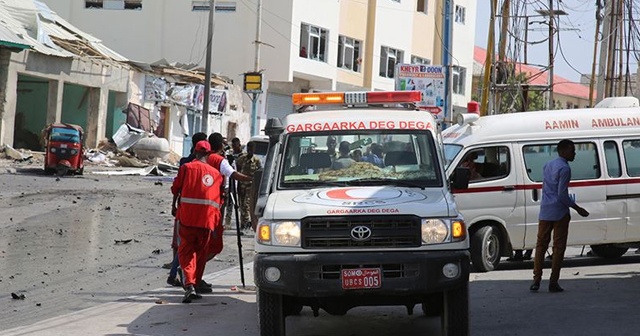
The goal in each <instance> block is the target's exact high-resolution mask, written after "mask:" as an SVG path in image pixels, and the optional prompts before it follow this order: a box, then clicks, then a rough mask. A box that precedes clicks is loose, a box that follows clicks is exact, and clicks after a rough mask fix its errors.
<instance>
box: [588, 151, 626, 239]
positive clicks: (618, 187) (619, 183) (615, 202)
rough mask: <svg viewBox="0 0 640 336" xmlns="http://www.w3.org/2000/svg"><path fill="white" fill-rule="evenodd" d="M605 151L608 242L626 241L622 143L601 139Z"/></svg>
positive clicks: (603, 170) (604, 170)
mask: <svg viewBox="0 0 640 336" xmlns="http://www.w3.org/2000/svg"><path fill="white" fill-rule="evenodd" d="M601 147H602V149H603V153H604V169H602V172H603V173H604V175H605V179H606V181H607V183H606V186H605V188H606V203H607V204H606V221H607V232H606V237H605V239H606V242H621V241H624V237H625V233H626V229H627V197H626V195H627V185H626V181H625V180H626V178H625V177H624V176H623V171H622V160H621V155H620V153H621V151H620V144H619V143H618V142H616V141H615V140H603V141H601ZM588 211H591V210H588Z"/></svg>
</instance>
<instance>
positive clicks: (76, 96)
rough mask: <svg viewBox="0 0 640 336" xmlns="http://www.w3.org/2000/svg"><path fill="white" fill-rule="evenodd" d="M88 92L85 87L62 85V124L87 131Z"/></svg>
mask: <svg viewBox="0 0 640 336" xmlns="http://www.w3.org/2000/svg"><path fill="white" fill-rule="evenodd" d="M88 105H89V91H88V88H87V87H84V86H80V85H75V84H66V83H65V84H64V93H63V95H62V122H63V123H69V124H76V125H79V126H81V127H82V129H84V130H85V132H86V130H87V114H88V113H87V106H88Z"/></svg>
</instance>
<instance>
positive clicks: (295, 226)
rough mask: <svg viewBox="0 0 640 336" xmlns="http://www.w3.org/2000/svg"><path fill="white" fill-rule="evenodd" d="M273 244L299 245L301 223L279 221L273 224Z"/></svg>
mask: <svg viewBox="0 0 640 336" xmlns="http://www.w3.org/2000/svg"><path fill="white" fill-rule="evenodd" d="M273 245H281V246H299V245H300V224H299V223H298V222H279V223H274V224H273Z"/></svg>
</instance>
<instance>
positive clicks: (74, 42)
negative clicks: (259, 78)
mask: <svg viewBox="0 0 640 336" xmlns="http://www.w3.org/2000/svg"><path fill="white" fill-rule="evenodd" d="M159 82H162V83H164V84H163V85H160V86H159V87H160V88H161V92H157V91H156V89H157V87H154V83H156V84H157V83H159ZM203 82H204V75H203V73H202V72H199V71H194V70H193V69H185V68H184V67H179V66H176V65H171V64H168V62H166V61H163V62H157V63H156V64H141V63H138V62H133V61H130V60H129V59H127V58H126V57H125V56H123V55H121V54H119V53H117V52H115V51H113V50H112V49H110V48H108V47H107V46H105V45H104V44H103V43H102V42H101V41H100V40H99V39H98V38H96V37H93V36H91V35H89V34H87V33H85V32H83V31H81V30H79V29H78V28H76V27H75V26H73V25H71V24H70V23H68V22H67V21H65V20H64V19H62V18H61V17H60V16H58V15H57V14H56V13H55V12H53V11H52V10H50V9H49V7H47V5H45V4H44V3H43V2H40V1H35V0H3V1H0V146H2V145H10V146H12V147H14V148H24V149H30V150H35V151H41V150H42V148H43V143H42V136H41V132H42V130H43V129H44V128H45V127H46V125H48V124H50V123H53V122H63V123H71V124H77V125H80V126H81V127H82V128H83V129H84V130H85V138H84V139H85V140H84V145H85V146H86V147H89V148H95V147H97V146H98V144H99V143H100V141H102V140H104V139H111V138H112V136H113V135H114V134H115V133H116V132H117V131H118V130H119V129H120V127H121V126H122V125H123V124H125V123H129V122H133V121H137V122H138V123H137V124H136V125H134V126H136V127H140V126H144V127H143V128H144V131H145V136H153V134H155V136H156V137H158V138H165V139H167V144H168V146H169V147H170V150H171V151H173V152H175V153H176V154H178V155H183V154H185V153H188V151H189V149H190V147H191V146H190V142H189V140H190V136H191V135H192V134H193V132H196V131H199V130H200V129H199V128H200V125H201V123H202V121H201V116H202V113H201V109H202V108H201V106H199V105H198V100H197V99H198V96H197V93H198V92H199V91H198V90H199V88H200V87H202V84H203ZM212 87H213V88H215V89H216V90H213V91H212V98H211V99H212V101H221V100H222V97H223V96H224V102H223V104H218V105H215V106H216V110H213V111H210V113H209V118H208V122H209V127H210V128H209V129H210V130H213V131H221V132H223V133H227V132H229V131H232V132H233V131H234V127H235V126H234V125H237V124H238V123H239V122H241V121H239V120H238V119H237V118H242V116H243V113H242V103H241V101H242V92H241V91H240V88H239V87H237V86H234V85H233V84H231V83H229V82H228V81H225V80H223V79H219V78H214V79H213V81H212ZM185 88H186V92H190V93H191V96H189V97H186V96H184V95H185ZM189 88H191V91H189ZM200 98H201V97H200ZM237 102H240V103H237ZM212 105H213V104H212ZM198 107H200V108H199V109H198ZM145 111H146V117H145V118H146V123H142V124H140V121H142V119H144V118H143V117H142V115H143V114H145ZM141 113H142V114H141ZM244 114H246V113H244ZM245 118H246V117H245ZM185 141H186V143H185Z"/></svg>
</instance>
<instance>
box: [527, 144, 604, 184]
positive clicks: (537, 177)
mask: <svg viewBox="0 0 640 336" xmlns="http://www.w3.org/2000/svg"><path fill="white" fill-rule="evenodd" d="M575 146H576V157H575V159H574V160H573V162H569V166H571V180H592V179H597V178H599V177H600V167H599V165H598V152H597V151H596V145H595V144H594V143H592V142H576V143H575ZM556 147H557V143H553V144H544V145H529V146H524V147H523V148H522V152H523V154H524V164H525V166H526V167H527V175H528V176H529V179H530V180H531V181H533V182H542V168H543V167H544V164H545V163H547V162H548V161H551V160H553V159H555V158H556V157H558V153H557V149H556Z"/></svg>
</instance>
